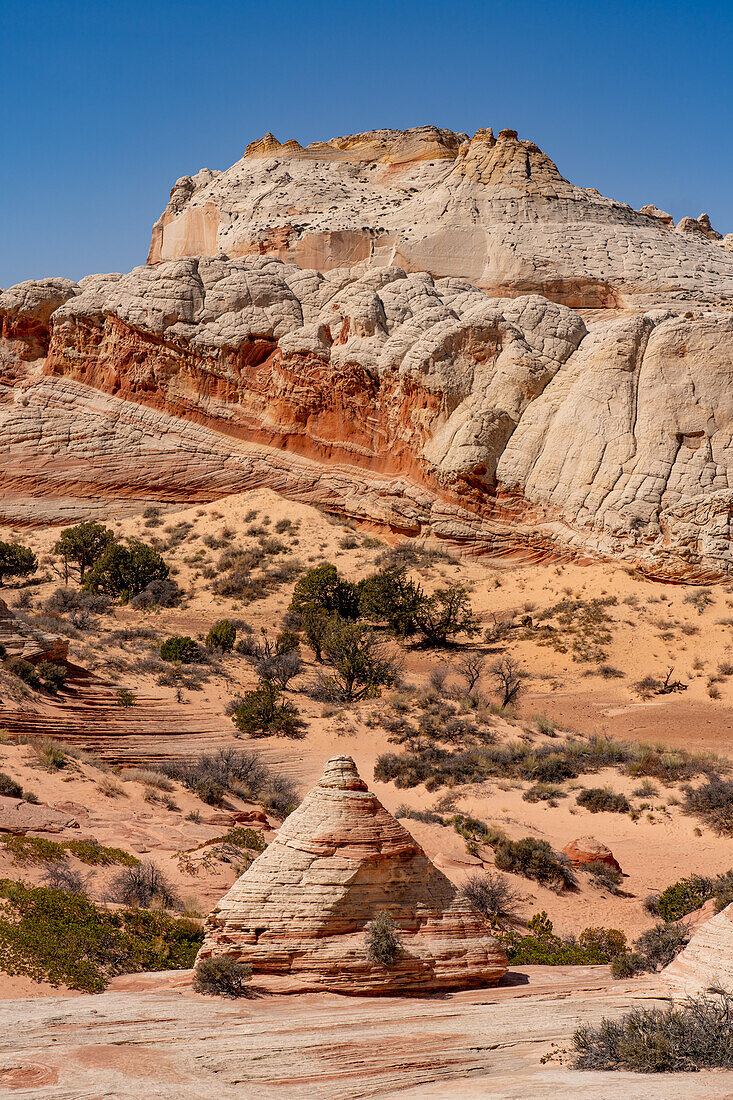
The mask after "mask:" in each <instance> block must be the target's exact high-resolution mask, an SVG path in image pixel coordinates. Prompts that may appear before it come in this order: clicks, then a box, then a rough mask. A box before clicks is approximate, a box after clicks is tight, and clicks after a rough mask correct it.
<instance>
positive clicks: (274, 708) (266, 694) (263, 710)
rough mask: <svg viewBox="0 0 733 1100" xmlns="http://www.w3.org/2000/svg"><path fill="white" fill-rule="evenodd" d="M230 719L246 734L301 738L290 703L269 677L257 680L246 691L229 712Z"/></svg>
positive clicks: (295, 713) (295, 714)
mask: <svg viewBox="0 0 733 1100" xmlns="http://www.w3.org/2000/svg"><path fill="white" fill-rule="evenodd" d="M232 722H233V723H234V725H235V726H236V727H237V729H238V730H241V732H242V733H246V734H248V736H250V737H269V736H278V737H302V736H303V723H302V722H301V720H300V718H299V717H298V711H297V709H296V708H295V707H294V706H293V704H292V703H291V702H289V701H288V700H287V699H283V698H282V692H281V691H280V689H279V688H278V687H277V686H276V685H275V684H274V683H273V682H272V681H271V680H260V682H259V684H258V685H257V687H256V688H254V690H252V691H246V692H245V693H244V695H243V696H242V701H241V702H240V703H239V704H238V706H237V707H236V708H235V709H234V711H233V713H232Z"/></svg>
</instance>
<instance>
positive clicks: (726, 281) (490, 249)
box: [148, 126, 733, 308]
mask: <svg viewBox="0 0 733 1100" xmlns="http://www.w3.org/2000/svg"><path fill="white" fill-rule="evenodd" d="M720 241H721V235H720V234H719V233H716V231H715V230H713V229H712V226H710V222H709V219H708V218H707V215H705V214H702V215H701V216H700V218H698V219H694V218H686V219H683V220H682V221H681V222H680V224H679V225H678V226H677V230H675V228H674V225H673V222H672V219H671V217H670V216H669V215H667V214H665V213H664V212H663V211H658V210H657V208H656V207H655V206H646V207H644V208H643V209H642V210H641V211H637V210H633V209H632V208H631V207H630V206H628V205H627V204H626V203H622V202H615V201H613V200H612V199H608V198H605V197H604V196H603V195H601V194H599V192H598V191H596V190H595V189H594V188H582V187H576V186H575V185H573V184H572V183H569V182H568V180H566V179H565V178H564V177H563V176H562V175H561V174H560V172H559V171H558V169H557V167H556V165H555V164H554V163H553V161H552V160H551V159H550V158H549V157H548V156H547V154H546V153H544V152H542V150H541V149H539V148H538V147H537V146H536V145H535V144H534V143H533V142H531V141H524V140H520V139H519V137H518V136H517V132H516V131H515V130H508V129H507V130H501V131H500V132H499V134H498V135H497V137H496V138H495V137H494V135H493V133H492V131H491V130H490V129H482V130H479V131H477V133H476V134H474V136H473V138H472V139H470V140H469V138H468V135H467V134H462V133H453V132H452V131H451V130H441V129H438V128H437V127H434V126H422V127H417V128H415V129H412V130H406V131H400V130H375V131H372V132H369V133H363V134H353V135H351V136H349V137H340V138H333V139H332V140H331V141H327V142H314V143H313V144H312V145H308V146H306V147H305V148H304V147H303V146H301V145H300V144H299V143H298V142H297V141H293V140H290V141H287V142H285V143H284V144H281V143H280V142H279V141H278V140H277V139H276V138H275V137H274V136H273V135H272V134H269V133H268V134H265V136H264V137H263V138H261V139H260V140H258V141H254V142H251V143H250V144H249V145H248V146H247V149H246V151H245V153H244V156H243V157H242V159H241V160H239V161H238V162H237V163H236V164H234V165H232V167H231V168H228V169H227V170H226V171H225V172H219V171H211V170H209V169H202V170H201V171H200V172H199V173H198V174H197V175H195V176H183V177H182V178H181V179H179V180H178V181H177V182H176V184H175V186H174V188H173V190H172V191H171V197H170V201H169V203H168V206H167V207H166V209H165V211H164V212H163V214H162V215H161V217H160V218H159V220H158V221H157V222H156V224H155V226H154V228H153V234H152V241H151V245H150V252H149V257H148V262H149V263H159V262H161V261H164V260H175V259H181V258H183V257H187V256H201V255H209V256H215V255H217V254H219V253H226V254H227V255H229V256H232V257H237V256H244V255H248V254H255V255H265V254H268V255H272V256H277V257H278V258H280V259H282V260H285V261H287V262H289V263H296V264H298V265H299V266H301V267H309V268H316V269H318V270H319V271H330V270H333V269H335V268H343V267H348V266H351V265H353V264H361V265H362V266H364V267H385V266H390V265H393V264H398V265H399V266H400V267H402V268H403V269H404V270H405V271H407V272H416V271H426V272H430V274H431V275H432V276H433V277H434V278H441V277H445V276H451V277H458V278H464V279H469V280H470V281H471V282H472V283H473V284H474V285H475V286H478V287H481V288H482V289H484V290H486V291H488V293H490V294H492V295H496V296H500V297H506V296H509V297H515V296H517V295H521V294H528V293H534V292H536V293H540V294H543V295H544V296H545V297H547V298H551V299H552V300H554V301H557V302H562V303H564V304H565V305H569V306H573V307H590V308H605V307H608V306H614V307H615V306H618V305H624V306H627V307H631V308H636V306H637V305H641V306H642V307H643V308H647V307H648V306H649V305H651V304H657V303H659V302H660V301H664V302H672V301H677V302H679V301H682V300H687V301H691V302H702V301H708V302H712V301H714V302H718V301H721V300H722V299H727V300H728V301H730V297H731V294H732V293H733V258H731V257H730V256H728V254H727V251H726V249H721V247H720Z"/></svg>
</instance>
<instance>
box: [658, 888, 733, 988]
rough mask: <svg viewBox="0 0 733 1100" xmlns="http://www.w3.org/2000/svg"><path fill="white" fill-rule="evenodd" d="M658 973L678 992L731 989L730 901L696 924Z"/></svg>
mask: <svg viewBox="0 0 733 1100" xmlns="http://www.w3.org/2000/svg"><path fill="white" fill-rule="evenodd" d="M661 976H662V979H663V980H664V981H665V982H666V983H667V984H668V985H671V986H672V987H673V988H674V989H675V990H677V991H679V992H682V993H697V992H699V991H700V990H701V989H714V988H717V989H727V990H728V991H729V992H730V991H733V905H729V906H727V907H726V908H725V909H723V910H722V911H721V912H720V913H716V914H715V916H714V917H711V918H710V920H707V921H703V923H702V924H699V925H698V926H697V928H696V929H695V931H694V933H693V935H692V939H691V940H690V942H689V944H688V945H687V947H686V948H685V949H684V951H682V952H680V954H679V955H678V956H677V958H676V959H674V961H673V962H671V963H670V964H669V966H666V967H665V968H664V970H663V971H662V975H661Z"/></svg>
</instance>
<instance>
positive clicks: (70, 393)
mask: <svg viewBox="0 0 733 1100" xmlns="http://www.w3.org/2000/svg"><path fill="white" fill-rule="evenodd" d="M48 282H49V281H46V282H44V283H42V284H38V287H37V288H36V290H35V291H34V292H33V293H31V291H30V290H29V289H28V288H26V289H25V290H24V296H25V298H26V299H30V298H33V297H34V296H35V298H36V299H37V300H39V301H40V302H41V303H43V305H42V308H41V307H39V313H38V322H37V337H36V338H37V340H38V341H39V343H40V344H46V345H47V347H48V354H47V357H46V359H45V362H44V361H43V360H42V361H41V367H42V370H43V375H42V376H39V373H38V369H34V372H33V373H32V374H30V375H29V376H28V377H25V378H24V379H21V380H19V381H18V380H16V381H15V383H14V384H12V385H5V386H3V384H2V382H1V381H0V476H2V479H3V495H2V510H1V514H0V519H5V520H9V521H11V522H34V521H35V522H38V521H52V522H60V521H63V520H66V519H72V518H76V517H78V516H80V515H89V514H95V513H96V514H99V513H100V512H103V511H104V509H105V508H109V507H110V498H112V499H113V500H114V506H115V509H116V510H120V509H124V508H125V507H129V506H134V505H135V502H137V505H138V506H139V505H140V504H141V503H143V502H146V501H150V500H179V501H182V502H186V503H193V502H195V501H200V500H212V499H215V498H216V497H217V496H222V495H224V494H226V493H231V492H237V491H242V490H244V489H247V488H252V487H255V486H258V485H267V486H269V487H271V488H274V489H276V490H278V491H280V492H282V493H284V494H285V495H291V496H294V497H296V498H297V499H300V500H303V501H306V502H308V503H313V504H316V505H321V506H325V507H328V508H330V509H332V510H334V511H339V512H341V513H343V514H345V515H348V516H350V517H353V518H356V519H361V520H368V521H371V522H373V523H375V524H378V525H380V526H385V527H388V528H391V529H392V530H394V531H396V532H400V533H403V534H408V535H419V536H421V537H428V538H433V539H439V540H444V541H447V542H449V543H451V544H452V545H453V546H455V547H459V548H465V549H469V550H472V551H474V552H484V551H489V552H493V553H518V552H522V553H525V554H531V555H534V556H541V555H546V554H548V553H549V554H574V555H576V556H577V555H583V554H588V553H590V554H595V555H606V556H610V557H615V558H623V559H625V560H627V561H629V562H631V563H633V564H635V565H638V566H639V567H641V568H642V569H645V570H646V571H647V572H649V573H651V574H653V575H658V576H666V577H679V578H687V579H694V578H698V579H709V578H712V577H715V576H720V575H722V574H725V573H728V572H729V571H730V569H731V564H732V563H731V553H730V535H731V514H732V511H733V491H732V490H731V485H733V477H732V475H733V448H732V439H733V391H731V388H730V384H729V378H730V376H731V371H732V370H733V312H728V311H724V310H718V311H714V310H709V309H702V308H698V309H695V310H685V311H684V312H681V311H679V310H676V309H672V308H665V309H656V310H650V311H648V312H647V313H644V314H636V315H633V316H627V317H614V319H612V320H609V321H605V320H595V321H592V322H591V321H588V322H586V321H584V320H583V318H582V317H581V316H580V315H579V314H578V313H577V312H574V311H573V310H570V309H568V308H567V307H565V306H562V305H558V304H555V303H553V302H550V301H548V300H547V299H546V298H542V297H540V296H539V295H529V296H524V297H519V298H514V299H494V298H490V297H488V296H487V295H486V294H485V293H483V292H482V291H480V290H478V289H476V287H474V286H473V285H472V284H471V283H470V282H468V281H466V280H461V279H453V278H450V279H438V280H434V279H433V278H432V277H431V276H430V275H427V274H425V273H422V274H411V275H407V274H406V273H405V272H404V271H402V270H401V269H399V268H395V267H388V268H378V269H375V270H368V271H366V272H364V271H362V270H338V271H331V272H328V273H327V274H326V275H323V274H321V273H320V272H317V271H304V270H301V269H300V268H297V267H294V266H292V265H287V264H283V263H282V262H280V261H278V260H275V259H270V258H267V257H251V256H250V257H246V258H244V259H240V260H228V259H226V258H221V257H217V258H202V259H198V260H195V259H190V260H180V261H175V262H170V263H162V264H158V265H156V266H154V267H142V268H137V269H135V270H134V271H133V272H131V273H130V274H129V275H124V276H123V275H106V276H90V277H88V278H87V279H85V280H83V281H82V283H80V284H79V285H78V286H76V285H74V284H72V286H71V288H68V287H66V286H65V287H64V288H63V296H64V297H65V301H64V302H63V304H61V305H59V306H58V307H57V308H56V309H55V311H54V312H53V313H52V314H51V316H50V318H49V317H48V316H47V308H46V305H45V302H46V300H47V297H48V295H49V294H50V293H56V289H55V287H49V286H48V285H47V284H48ZM51 282H52V283H54V284H55V283H56V282H57V281H56V280H52V281H51ZM18 297H19V295H17V294H16V293H15V291H9V292H6V293H5V295H3V299H4V300H5V301H7V300H8V298H10V300H11V303H12V302H13V301H15V300H16V299H17V298H18ZM11 312H12V311H11ZM0 320H2V322H3V323H4V324H5V323H7V325H8V327H9V326H10V323H11V320H12V317H10V319H8V317H6V316H5V315H4V314H3V313H2V309H0ZM44 326H45V328H44ZM17 361H18V363H21V360H20V358H18V360H17ZM21 365H22V364H21ZM3 402H4V403H3Z"/></svg>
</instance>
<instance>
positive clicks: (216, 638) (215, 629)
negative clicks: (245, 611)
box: [206, 619, 237, 653]
mask: <svg viewBox="0 0 733 1100" xmlns="http://www.w3.org/2000/svg"><path fill="white" fill-rule="evenodd" d="M236 639H237V628H236V627H235V625H234V623H232V622H230V621H229V619H219V622H218V623H214V625H213V626H212V628H211V630H210V631H209V633H208V634H207V635H206V644H207V646H209V648H210V649H221V650H222V652H224V653H230V652H231V650H232V649H233V648H234V643H235V641H236Z"/></svg>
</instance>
